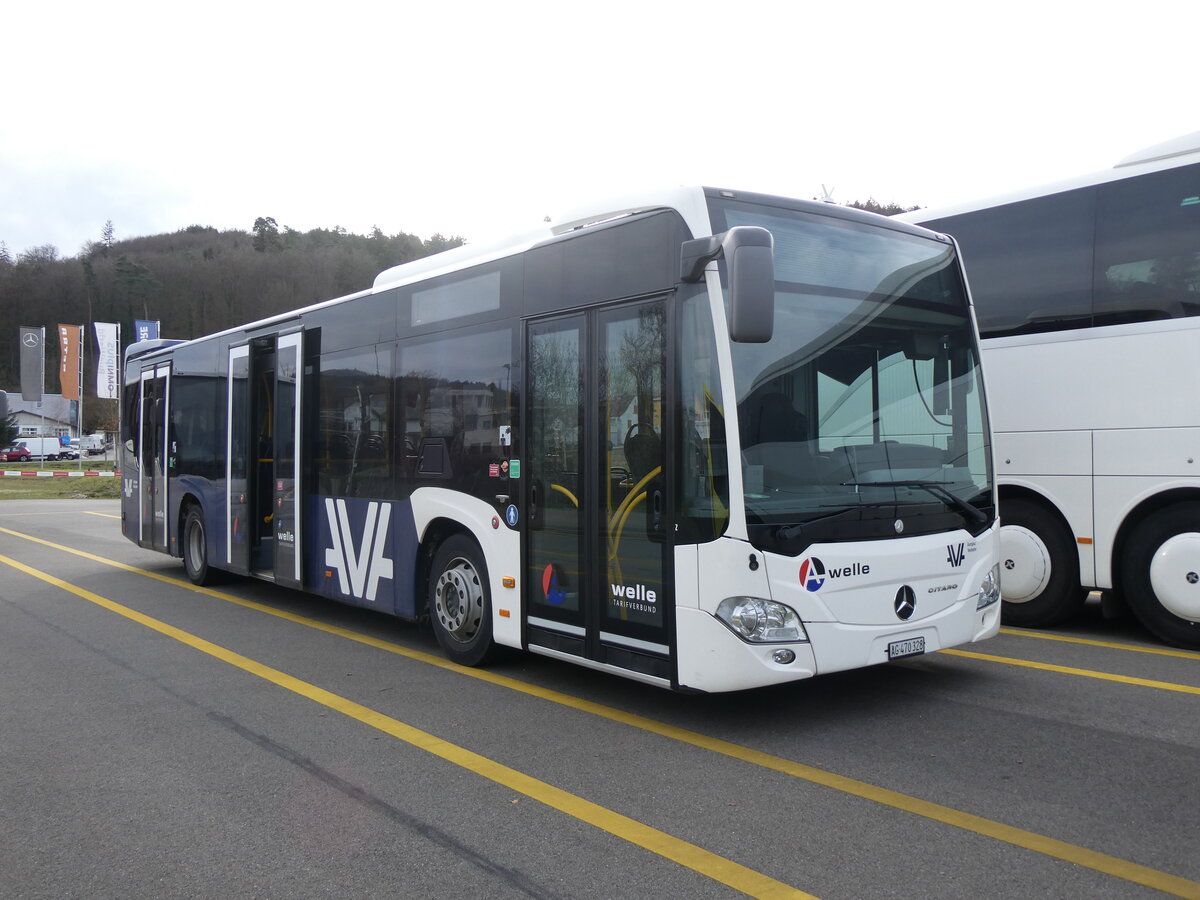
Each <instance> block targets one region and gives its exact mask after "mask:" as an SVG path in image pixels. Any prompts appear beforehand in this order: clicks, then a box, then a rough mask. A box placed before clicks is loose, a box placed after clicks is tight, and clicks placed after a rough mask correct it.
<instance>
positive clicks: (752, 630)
mask: <svg viewBox="0 0 1200 900" xmlns="http://www.w3.org/2000/svg"><path fill="white" fill-rule="evenodd" d="M717 618H718V619H720V620H721V621H722V622H724V623H725V624H726V625H727V626H728V627H729V630H730V631H732V632H733V633H734V634H736V635H737V636H738V637H740V638H741V639H742V640H743V641H750V642H752V643H755V644H766V643H775V642H780V641H807V640H808V634H807V633H805V631H804V625H802V624H801V622H800V617H799V616H798V615H796V611H795V610H794V609H792V608H791V607H790V606H784V605H783V604H782V603H776V602H775V601H774V600H763V599H761V598H759V597H728V598H726V599H724V600H722V601H721V605H720V606H718V607H717Z"/></svg>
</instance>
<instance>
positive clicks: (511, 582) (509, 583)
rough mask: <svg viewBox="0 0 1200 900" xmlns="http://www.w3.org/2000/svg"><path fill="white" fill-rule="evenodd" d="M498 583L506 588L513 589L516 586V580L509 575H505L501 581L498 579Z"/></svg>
mask: <svg viewBox="0 0 1200 900" xmlns="http://www.w3.org/2000/svg"><path fill="white" fill-rule="evenodd" d="M500 583H501V584H502V585H504V586H505V587H506V588H515V587H516V586H517V579H515V578H513V577H512V576H511V575H505V576H504V577H503V578H502V579H500Z"/></svg>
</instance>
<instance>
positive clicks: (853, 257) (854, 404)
mask: <svg viewBox="0 0 1200 900" xmlns="http://www.w3.org/2000/svg"><path fill="white" fill-rule="evenodd" d="M719 215H720V217H721V218H723V219H724V220H725V221H724V223H723V224H724V227H726V228H729V227H733V226H736V225H758V226H761V227H765V228H767V229H768V230H769V231H770V232H771V233H772V235H773V236H774V239H775V277H776V296H775V329H774V336H773V337H772V339H771V340H770V341H769V342H767V343H763V344H751V343H736V344H733V345H732V356H733V366H734V381H735V385H736V391H737V413H738V422H739V430H740V433H741V462H742V472H743V479H744V485H745V494H744V496H745V508H746V520H747V526H748V528H749V529H750V537H751V540H752V541H754V542H755V543H756V544H758V545H759V546H761V547H763V548H764V549H772V550H776V551H778V552H784V553H792V554H798V553H801V552H803V550H804V549H805V548H806V547H807V546H808V545H809V544H811V543H813V542H815V541H848V540H864V539H871V538H886V537H893V538H894V537H896V536H898V535H901V536H907V535H913V534H931V533H936V532H940V531H951V530H955V529H958V528H965V529H967V530H968V531H970V532H971V533H973V534H978V533H980V532H982V531H983V530H984V529H985V528H986V527H987V526H988V525H989V524H990V523H991V522H992V520H993V518H994V510H993V508H992V472H991V464H990V452H989V446H988V429H987V420H986V407H985V404H984V398H983V392H982V387H981V382H980V378H979V356H978V347H977V341H976V338H975V333H974V329H973V327H972V324H971V318H970V311H969V307H968V304H967V301H966V296H965V292H964V290H963V282H962V277H961V274H960V271H959V268H958V264H957V259H956V256H955V253H954V249H953V247H952V246H951V245H950V244H947V243H943V242H941V241H938V240H935V239H932V238H923V237H920V236H917V235H912V234H907V233H903V232H900V231H895V230H892V229H889V228H886V227H879V226H873V225H870V224H865V223H861V222H857V221H847V220H844V219H841V218H837V217H832V216H829V217H827V216H814V215H812V214H811V213H802V212H800V211H789V210H787V209H785V208H778V207H769V208H768V207H762V206H753V205H749V204H739V203H737V202H735V201H725V202H723V203H722V206H721V207H720V208H719Z"/></svg>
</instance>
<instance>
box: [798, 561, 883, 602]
mask: <svg viewBox="0 0 1200 900" xmlns="http://www.w3.org/2000/svg"><path fill="white" fill-rule="evenodd" d="M870 574H871V567H870V566H869V565H867V564H866V563H861V562H855V563H850V564H849V565H845V566H830V567H828V568H826V567H825V564H824V563H823V562H821V560H819V559H817V558H816V557H815V556H809V557H807V558H806V559H804V560H803V561H801V563H800V584H801V585H803V587H804V589H805V590H806V591H808V592H809V593H816V592H817V591H819V590H820V589H821V588H823V587H824V586H825V582H826V580H828V579H830V578H853V577H855V576H857V575H870Z"/></svg>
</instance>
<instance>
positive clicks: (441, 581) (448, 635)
mask: <svg viewBox="0 0 1200 900" xmlns="http://www.w3.org/2000/svg"><path fill="white" fill-rule="evenodd" d="M490 594H491V592H490V591H489V589H488V574H487V566H486V565H485V563H484V561H483V554H482V553H481V552H480V550H479V546H478V545H477V544H476V543H475V541H474V540H472V539H471V538H469V537H467V536H466V535H462V534H455V535H451V536H450V537H448V538H447V539H446V540H445V541H443V542H442V543H441V545H440V546H439V547H438V548H437V552H436V553H434V555H433V564H432V565H431V566H430V569H429V590H428V603H429V619H430V622H431V623H432V625H433V633H434V636H436V637H437V641H438V643H439V644H441V646H442V650H444V651H445V653H446V655H447V656H448V657H450V659H451V660H453V661H454V662H456V663H458V664H459V665H463V666H478V665H483V664H484V663H487V662H488V661H490V660H491V659H492V658H493V657H494V655H495V652H496V647H495V644H494V643H493V641H492V602H491V595H490Z"/></svg>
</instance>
